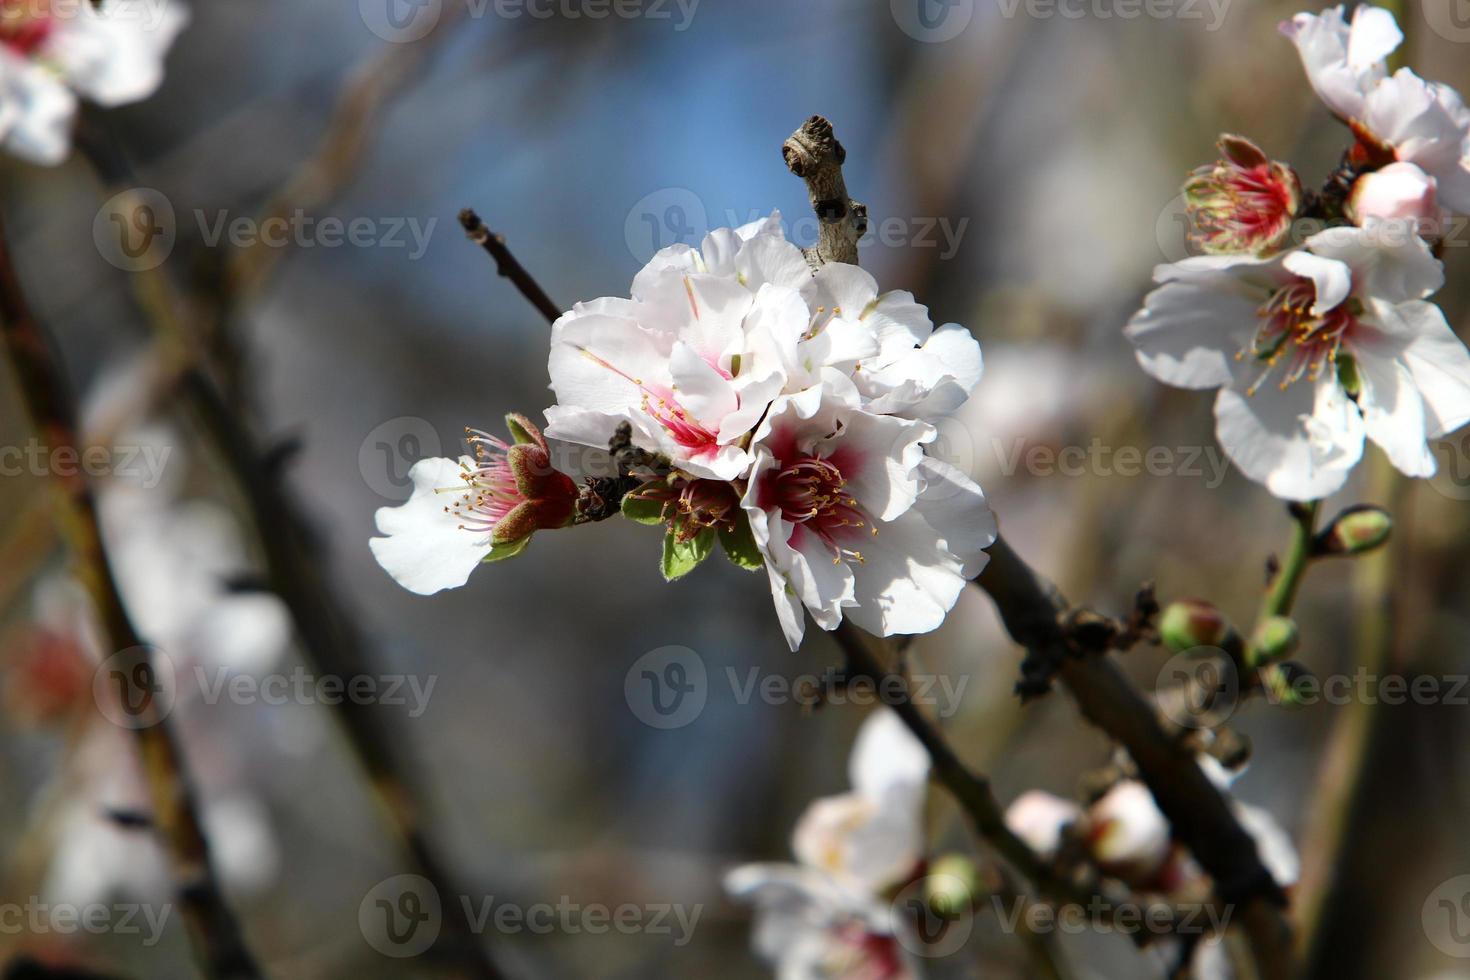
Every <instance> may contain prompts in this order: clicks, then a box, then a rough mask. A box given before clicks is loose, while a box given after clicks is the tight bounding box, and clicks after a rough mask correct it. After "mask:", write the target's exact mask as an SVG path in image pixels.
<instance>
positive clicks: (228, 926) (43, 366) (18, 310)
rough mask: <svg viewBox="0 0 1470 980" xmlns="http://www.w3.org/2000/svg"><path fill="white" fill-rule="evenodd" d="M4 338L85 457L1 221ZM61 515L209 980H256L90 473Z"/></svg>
mask: <svg viewBox="0 0 1470 980" xmlns="http://www.w3.org/2000/svg"><path fill="white" fill-rule="evenodd" d="M0 335H3V342H4V346H5V350H6V353H7V354H8V355H9V359H10V362H11V364H12V366H13V367H14V370H15V378H16V381H17V382H18V385H19V388H20V393H21V396H22V398H23V400H24V402H25V405H26V409H27V411H28V412H29V414H30V416H31V420H32V422H33V423H34V425H35V427H36V431H37V433H38V435H39V436H40V438H41V439H42V440H44V441H45V443H46V445H47V446H48V447H49V448H50V449H51V451H52V452H53V453H55V452H61V451H69V452H71V453H73V454H75V453H77V452H78V451H79V448H80V447H79V444H78V440H77V428H76V409H75V404H74V402H73V400H72V398H71V395H70V392H69V391H68V386H67V383H66V381H65V375H64V372H63V370H62V367H61V365H60V364H59V363H58V361H57V358H56V355H55V354H54V345H53V342H52V340H51V338H50V336H49V335H48V334H47V333H46V331H45V329H44V328H43V327H42V325H41V324H40V322H39V321H38V320H37V319H36V318H35V316H34V314H33V313H32V312H31V309H30V307H29V304H28V303H27V302H26V298H25V293H24V291H23V289H22V287H21V283H20V277H19V275H18V273H17V272H16V269H15V265H14V261H13V259H12V257H11V254H10V247H9V244H8V242H7V240H6V237H5V233H4V227H3V225H0ZM52 486H53V488H54V492H55V498H56V499H55V507H56V511H55V519H56V521H57V522H58V524H59V525H60V527H61V533H62V536H63V538H64V539H65V541H66V543H67V545H68V547H69V548H70V549H71V552H72V555H73V556H74V558H75V559H76V562H77V565H78V568H77V569H76V574H77V577H78V578H79V579H80V580H81V582H82V584H83V586H84V587H85V588H86V589H87V593H88V595H89V596H90V597H91V599H92V603H93V605H94V607H95V609H96V611H97V616H98V618H99V619H100V620H101V624H102V626H103V629H104V632H105V634H106V636H107V638H108V643H109V644H110V645H111V647H112V650H113V654H114V655H115V656H118V657H120V658H121V659H120V660H119V662H118V667H119V669H118V670H116V671H115V673H116V674H117V676H118V677H119V678H120V679H121V681H120V682H121V683H122V684H124V685H126V690H125V691H123V692H122V696H123V697H124V698H126V699H127V701H128V705H129V714H130V716H131V717H132V718H133V720H134V721H135V727H132V728H131V729H130V730H131V731H132V732H133V735H134V737H135V738H136V740H137V745H138V751H139V755H140V756H141V758H142V762H143V771H144V773H145V775H146V778H147V783H148V790H149V794H150V797H151V800H152V806H153V813H152V825H153V826H154V827H155V828H156V829H157V830H158V831H159V833H160V835H161V837H162V839H163V843H164V846H165V851H166V852H167V854H168V856H169V860H170V864H171V866H172V871H173V877H174V884H175V887H176V889H177V891H178V901H179V904H180V906H181V907H182V909H183V913H184V917H185V921H186V924H187V926H188V930H189V935H190V938H191V940H192V942H193V946H194V951H195V953H196V955H197V957H198V958H199V961H200V964H201V967H202V969H203V972H204V973H205V975H206V976H209V977H212V978H220V980H252V978H257V977H260V976H261V972H260V969H259V968H258V967H257V966H256V963H255V959H254V957H253V956H252V955H251V953H250V950H249V949H248V948H247V947H246V945H245V941H244V936H243V935H242V933H241V931H240V926H239V923H238V922H237V921H236V919H235V916H234V913H233V912H232V911H231V910H230V908H229V906H228V905H227V904H226V903H225V899H224V893H223V891H222V889H221V888H220V884H219V878H218V876H217V875H216V873H215V869H214V865H213V862H212V860H211V855H210V848H209V842H208V840H207V839H206V838H205V836H204V832H203V830H202V829H201V825H200V822H199V815H198V813H199V811H198V800H197V794H196V792H195V789H194V786H193V784H192V783H191V782H190V780H189V778H188V775H187V773H186V772H185V770H184V764H183V757H182V753H181V752H180V749H179V744H178V738H177V735H176V734H175V732H174V730H173V726H172V724H171V723H170V720H169V718H168V717H167V713H166V712H165V711H162V710H161V709H160V708H159V706H158V705H157V703H156V702H155V701H154V695H155V694H156V693H158V682H157V681H156V680H155V678H156V677H157V676H158V675H157V672H156V670H157V668H156V664H155V662H154V659H153V655H152V651H151V650H150V649H149V648H148V647H147V646H145V645H144V643H143V641H142V640H141V639H140V638H139V636H138V634H137V631H136V630H135V629H134V627H133V624H132V621H131V620H130V619H129V617H128V613H127V609H126V608H125V607H124V605H123V600H122V596H121V594H120V593H119V591H118V587H117V581H116V580H115V579H114V578H113V575H112V569H111V567H110V566H109V564H108V560H107V552H106V549H105V546H104V545H103V541H102V529H101V526H100V524H99V522H98V519H97V510H96V505H95V501H94V499H93V496H92V490H91V487H90V486H89V485H88V483H87V479H86V476H85V475H84V474H83V473H82V472H81V470H73V471H72V473H71V474H70V475H63V474H62V473H60V472H57V473H54V474H53V479H52Z"/></svg>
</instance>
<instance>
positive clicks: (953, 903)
mask: <svg viewBox="0 0 1470 980" xmlns="http://www.w3.org/2000/svg"><path fill="white" fill-rule="evenodd" d="M983 897H984V888H983V886H982V885H981V884H980V873H979V871H978V869H976V867H975V862H974V861H972V860H970V859H969V858H968V857H966V856H965V855H963V854H945V855H943V856H942V857H940V858H939V859H938V860H936V861H935V862H934V863H933V864H931V865H930V866H929V873H928V874H927V875H925V876H924V900H925V902H927V903H928V905H929V908H930V909H932V910H933V912H934V914H935V915H937V916H939V917H940V918H941V919H953V918H956V917H958V916H961V915H964V914H965V913H966V912H968V911H969V910H970V909H972V908H974V907H975V904H976V903H977V902H978V901H980V900H981V899H982V898H983Z"/></svg>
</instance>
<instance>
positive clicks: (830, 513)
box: [372, 214, 995, 650]
mask: <svg viewBox="0 0 1470 980" xmlns="http://www.w3.org/2000/svg"><path fill="white" fill-rule="evenodd" d="M549 367H550V375H551V388H552V390H553V392H554V393H555V395H556V404H555V405H553V406H552V407H551V408H549V409H548V410H547V411H546V420H547V426H546V430H545V434H544V435H543V434H542V433H541V432H540V431H539V430H538V429H537V427H536V426H534V425H533V424H532V423H531V422H530V421H529V420H528V419H525V418H522V417H519V416H517V417H514V418H513V419H512V420H511V423H510V427H511V431H512V435H513V437H514V439H515V442H514V443H505V442H502V441H500V440H498V439H495V438H493V437H491V436H489V435H487V434H484V433H478V432H475V433H472V435H471V442H472V443H473V444H474V448H475V450H476V453H477V457H476V458H470V457H465V458H464V459H462V460H459V461H455V460H448V459H440V460H424V461H420V462H419V463H417V464H416V465H415V466H414V468H413V470H412V473H411V475H412V478H413V481H414V487H415V489H414V492H413V495H412V497H411V498H410V499H409V501H408V502H407V503H406V504H404V505H403V506H402V507H400V508H385V509H383V510H382V511H380V512H379V514H378V529H379V530H380V531H381V532H383V533H384V534H385V535H387V536H386V537H382V538H376V539H374V540H373V542H372V546H373V552H374V554H375V555H376V557H377V559H378V561H379V563H380V564H382V565H383V567H384V568H385V569H387V571H388V572H389V573H390V574H391V575H393V577H394V578H395V579H397V581H398V582H399V583H400V584H402V585H404V586H405V587H406V588H408V589H410V590H412V591H414V592H419V593H423V594H429V593H433V592H437V591H439V590H440V589H444V588H451V587H455V586H459V585H462V584H464V582H465V581H466V579H467V578H468V576H469V574H470V572H471V571H472V570H473V569H474V567H475V565H477V564H478V563H480V562H481V561H482V560H486V559H490V560H494V559H497V558H501V557H507V556H509V555H511V554H514V553H516V552H518V551H519V550H520V549H521V548H523V547H524V545H525V542H526V541H527V540H528V538H529V535H530V534H531V533H532V532H533V531H535V530H538V529H547V528H555V527H563V526H566V525H568V524H572V523H577V522H579V521H581V520H584V519H587V517H588V511H589V506H590V504H589V501H591V500H594V499H595V500H596V501H597V502H598V503H599V504H600V503H601V502H602V496H604V495H605V494H601V493H599V492H598V491H597V490H596V489H595V487H594V484H595V483H596V481H592V484H589V486H588V487H587V488H578V487H577V486H576V485H575V484H573V483H572V481H571V480H570V479H568V478H567V477H565V476H564V475H563V474H561V473H558V472H556V471H555V470H554V469H553V468H552V467H551V465H550V455H549V447H548V442H547V440H548V439H555V440H559V441H561V442H564V443H570V444H573V445H579V446H585V447H589V448H593V449H603V450H605V449H607V448H608V446H609V442H610V439H611V438H612V437H613V436H615V434H617V433H618V432H619V431H620V430H621V431H624V432H625V433H626V439H627V441H628V443H629V445H628V447H627V449H628V451H629V453H630V454H631V455H633V456H635V457H636V459H637V465H635V466H632V467H630V468H629V469H628V472H626V473H624V474H623V477H622V480H623V481H626V482H627V483H629V484H632V485H630V486H619V487H618V488H617V489H618V491H619V493H620V509H621V511H622V513H623V514H624V515H626V516H627V517H629V518H631V519H633V520H636V521H639V522H642V523H646V524H655V525H660V526H664V527H665V539H664V555H663V569H664V574H665V576H666V577H667V578H670V579H673V578H677V577H679V576H681V575H683V574H685V573H687V572H688V571H689V570H690V569H692V568H693V567H694V566H696V565H697V564H698V563H699V562H700V561H702V560H703V559H704V558H705V557H707V556H708V555H710V554H711V553H712V552H713V551H714V549H715V546H716V544H719V545H721V547H722V548H723V550H724V551H725V553H726V554H727V555H728V557H730V559H731V560H732V561H734V562H735V563H736V564H738V565H741V566H743V567H746V568H750V569H761V568H763V569H764V570H765V571H766V573H767V575H768V577H769V581H770V588H771V594H772V597H773V598H774V600H775V604H776V610H777V614H778V616H779V618H780V621H781V625H782V628H783V631H784V633H785V635H786V639H787V641H788V643H789V644H790V646H791V648H792V649H793V650H794V649H796V648H797V646H798V645H799V644H800V642H801V639H802V636H803V633H804V616H803V609H805V610H806V612H807V613H809V614H810V615H811V617H812V619H813V620H814V621H815V622H816V623H817V625H819V626H820V627H822V628H823V629H828V630H830V629H835V628H836V627H837V625H838V624H839V623H840V622H841V621H842V619H843V617H844V616H846V617H847V618H848V619H849V620H851V621H852V622H853V623H855V624H856V625H858V626H860V627H862V628H863V629H866V630H868V631H870V632H872V633H875V634H878V635H881V636H889V635H892V634H896V633H906V634H911V633H923V632H927V631H929V630H932V629H935V628H936V627H937V626H939V624H940V623H941V622H942V621H943V619H944V617H945V615H946V614H947V613H948V611H949V610H950V608H951V607H952V606H953V605H954V603H955V601H956V599H957V598H958V596H959V593H960V591H961V590H962V589H963V588H964V585H965V583H966V582H967V581H968V580H969V579H971V578H973V577H974V576H975V575H977V574H978V573H979V571H980V569H981V568H982V567H983V565H984V562H985V560H986V555H985V553H984V550H983V549H985V548H986V547H987V546H988V545H990V544H991V543H992V541H993V540H994V537H995V520H994V517H993V515H992V514H991V512H990V510H989V508H988V506H987V504H986V502H985V496H984V494H983V493H982V492H981V490H980V487H979V486H977V485H976V484H975V483H974V481H972V480H971V479H970V478H969V477H968V476H967V475H966V474H964V473H962V472H960V471H959V470H958V469H956V468H955V467H953V466H951V465H949V464H948V463H946V462H944V461H943V460H941V459H938V458H936V457H935V456H933V455H931V454H930V453H929V452H928V447H930V445H931V444H932V443H933V442H934V440H935V439H936V437H937V435H938V431H937V429H936V423H937V422H938V421H940V420H941V419H942V418H944V417H945V416H947V415H949V414H950V413H952V412H954V411H955V410H956V409H958V408H959V407H960V406H961V405H963V404H964V403H965V401H966V400H967V399H968V398H969V396H970V393H971V391H972V390H973V389H974V387H975V385H976V383H977V382H978V381H979V379H980V372H981V357H980V348H979V345H978V344H977V343H976V341H975V339H974V337H973V336H971V334H970V333H969V331H967V330H965V329H964V328H963V327H961V326H959V325H957V324H947V325H944V326H941V327H939V328H938V329H936V328H935V327H934V325H933V323H932V322H931V321H930V319H929V314H928V311H927V310H926V309H925V308H924V307H923V306H921V305H919V304H918V303H917V302H915V301H914V297H913V296H912V295H911V294H909V293H907V292H902V291H894V292H887V293H880V292H879V289H878V284H877V282H876V281H875V280H874V279H873V277H872V276H871V275H869V274H868V273H867V272H864V271H863V270H862V269H860V268H858V267H857V266H853V265H844V264H830V265H826V266H823V267H822V268H820V269H818V270H816V271H815V272H813V270H812V269H811V267H810V266H809V265H808V263H807V260H806V257H805V256H804V255H803V253H802V251H801V250H800V249H799V248H797V247H796V246H795V245H793V244H791V243H790V242H789V241H787V240H786V238H785V236H784V234H783V233H782V231H781V225H780V218H779V215H778V214H773V215H772V216H771V217H769V218H767V219H764V220H762V221H758V222H754V223H752V224H749V225H746V226H744V227H741V228H736V229H728V228H724V229H719V230H717V231H714V232H712V233H711V234H710V235H709V236H707V237H706V238H705V240H704V241H703V243H702V244H701V247H700V248H699V249H694V248H691V247H689V246H686V245H675V246H671V247H669V248H666V249H664V250H663V251H661V252H659V253H658V254H657V255H655V256H654V257H653V259H652V260H651V261H650V262H649V263H648V265H647V266H645V267H644V268H643V270H642V271H640V272H639V273H638V275H637V276H636V278H635V279H634V280H633V284H632V289H631V295H630V296H629V297H626V298H624V297H607V298H602V299H597V300H592V301H590V302H586V303H579V304H577V305H576V306H575V307H574V308H573V309H572V310H571V311H569V312H567V313H566V314H564V315H563V316H561V317H560V318H559V319H558V320H557V321H556V323H555V324H554V326H553V327H552V332H551V355H550V365H549ZM615 482H616V481H615ZM446 492H447V493H449V495H450V497H449V499H450V501H451V502H450V503H449V504H447V505H446V504H445V502H444V499H445V498H444V494H445V493H446Z"/></svg>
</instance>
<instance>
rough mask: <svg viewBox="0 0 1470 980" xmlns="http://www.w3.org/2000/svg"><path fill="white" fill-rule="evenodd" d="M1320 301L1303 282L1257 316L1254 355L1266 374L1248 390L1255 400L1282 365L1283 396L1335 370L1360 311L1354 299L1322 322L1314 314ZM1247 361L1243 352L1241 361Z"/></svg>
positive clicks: (1272, 300)
mask: <svg viewBox="0 0 1470 980" xmlns="http://www.w3.org/2000/svg"><path fill="white" fill-rule="evenodd" d="M1316 299H1317V288H1316V286H1314V285H1313V284H1312V282H1311V281H1310V280H1308V279H1301V278H1298V279H1296V280H1295V281H1293V282H1291V283H1290V284H1288V285H1286V286H1283V287H1282V288H1280V289H1278V290H1277V291H1276V292H1275V293H1273V294H1272V296H1271V298H1270V299H1269V300H1267V301H1266V302H1265V304H1264V305H1262V306H1261V308H1260V309H1259V310H1257V311H1256V316H1258V317H1259V318H1260V320H1261V324H1260V326H1259V327H1257V328H1256V336H1255V340H1254V341H1252V343H1251V347H1250V353H1251V356H1252V357H1254V358H1256V359H1257V360H1260V361H1265V362H1266V370H1265V372H1264V373H1262V375H1261V376H1260V377H1259V378H1258V379H1256V382H1255V384H1253V385H1251V386H1250V387H1249V388H1247V389H1246V394H1247V395H1253V394H1255V393H1256V389H1257V388H1259V387H1260V386H1261V382H1262V381H1264V380H1266V377H1267V376H1268V375H1270V374H1271V372H1272V371H1273V370H1274V369H1275V368H1276V367H1277V365H1279V364H1282V363H1283V362H1284V363H1285V373H1284V374H1283V376H1282V379H1281V389H1282V390H1283V391H1284V390H1286V388H1287V386H1288V385H1290V384H1291V383H1292V382H1293V381H1298V380H1300V379H1301V378H1303V377H1305V378H1306V379H1307V380H1308V381H1316V380H1317V379H1318V378H1319V377H1321V375H1322V369H1323V368H1324V367H1332V368H1335V367H1336V365H1337V354H1338V351H1339V350H1340V349H1341V347H1342V342H1343V338H1345V337H1347V336H1349V335H1350V334H1351V332H1352V330H1353V328H1354V327H1355V326H1356V325H1357V322H1358V319H1357V314H1358V313H1359V312H1360V306H1359V304H1358V301H1357V300H1356V299H1353V298H1351V297H1349V298H1348V299H1347V300H1345V301H1344V302H1342V303H1339V304H1338V305H1337V306H1334V307H1333V308H1332V309H1330V310H1328V311H1327V312H1326V313H1323V314H1322V315H1320V316H1319V315H1317V314H1315V313H1313V312H1312V306H1313V304H1314V303H1315V302H1316ZM1244 355H1245V352H1244V351H1242V352H1241V353H1240V354H1237V355H1236V356H1237V357H1243V356H1244Z"/></svg>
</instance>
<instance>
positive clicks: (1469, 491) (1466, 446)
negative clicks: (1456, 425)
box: [1429, 429, 1470, 500]
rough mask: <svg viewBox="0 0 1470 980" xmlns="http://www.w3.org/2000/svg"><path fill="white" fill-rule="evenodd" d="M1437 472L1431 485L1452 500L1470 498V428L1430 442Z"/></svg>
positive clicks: (1431, 480)
mask: <svg viewBox="0 0 1470 980" xmlns="http://www.w3.org/2000/svg"><path fill="white" fill-rule="evenodd" d="M1429 450H1430V452H1432V453H1433V454H1434V461H1435V464H1436V466H1435V472H1434V476H1432V477H1430V478H1429V485H1430V487H1432V488H1433V489H1434V491H1435V492H1436V493H1438V494H1440V495H1441V496H1444V497H1448V498H1449V499H1451V500H1470V429H1464V430H1462V431H1460V432H1459V433H1457V434H1455V435H1450V436H1447V437H1445V438H1443V439H1436V440H1434V441H1433V442H1431V443H1430V444H1429Z"/></svg>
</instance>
